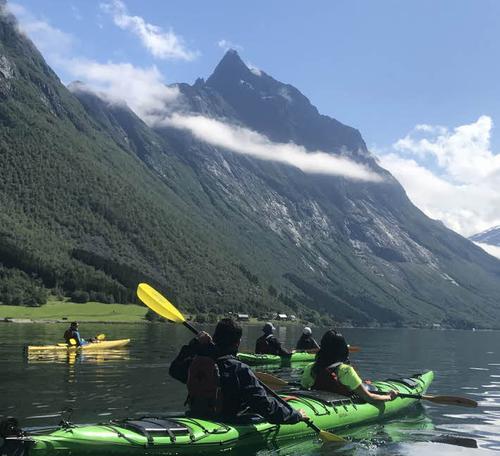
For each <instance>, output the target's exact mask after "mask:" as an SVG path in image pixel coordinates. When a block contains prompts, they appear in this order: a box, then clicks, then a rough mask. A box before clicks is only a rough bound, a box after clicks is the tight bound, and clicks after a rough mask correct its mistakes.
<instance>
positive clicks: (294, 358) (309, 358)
mask: <svg viewBox="0 0 500 456" xmlns="http://www.w3.org/2000/svg"><path fill="white" fill-rule="evenodd" d="M315 357H316V353H307V352H294V353H292V355H291V356H278V355H258V354H256V353H238V359H239V360H240V361H242V362H243V363H245V364H248V365H249V366H263V365H267V364H269V365H271V364H273V365H274V364H280V365H281V364H291V363H307V362H311V363H312V362H313V361H314V359H315Z"/></svg>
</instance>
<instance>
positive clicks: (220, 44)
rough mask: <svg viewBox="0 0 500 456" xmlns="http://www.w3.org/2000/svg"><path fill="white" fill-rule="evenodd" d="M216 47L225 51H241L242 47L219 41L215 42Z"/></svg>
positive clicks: (230, 42) (227, 41)
mask: <svg viewBox="0 0 500 456" xmlns="http://www.w3.org/2000/svg"><path fill="white" fill-rule="evenodd" d="M217 46H219V47H220V48H221V49H224V50H225V51H229V49H234V50H236V51H242V50H243V46H240V45H239V44H236V43H233V42H232V41H229V40H219V41H217Z"/></svg>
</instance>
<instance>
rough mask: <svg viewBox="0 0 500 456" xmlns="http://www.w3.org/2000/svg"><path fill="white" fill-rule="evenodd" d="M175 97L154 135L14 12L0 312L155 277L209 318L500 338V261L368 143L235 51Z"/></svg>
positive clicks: (1, 81)
mask: <svg viewBox="0 0 500 456" xmlns="http://www.w3.org/2000/svg"><path fill="white" fill-rule="evenodd" d="M175 87H176V88H177V89H178V91H179V93H180V99H181V100H182V103H181V104H180V105H179V107H178V109H177V110H176V111H175V112H173V113H172V112H171V113H170V114H169V115H168V116H167V117H166V118H165V120H164V121H163V122H159V123H156V124H155V125H153V126H148V125H147V124H146V123H144V122H143V121H142V120H141V119H140V118H139V117H137V116H136V115H135V114H134V113H133V112H132V111H131V110H130V109H128V108H127V107H126V106H125V105H123V104H116V103H111V102H109V101H108V100H106V99H105V98H103V97H101V96H100V95H97V94H95V93H92V91H90V90H89V89H87V88H86V87H85V86H84V85H82V84H73V85H71V86H70V87H69V89H68V88H66V87H64V86H63V85H62V84H61V83H60V81H59V79H58V78H57V76H56V75H55V74H54V72H53V71H52V70H51V69H50V68H49V67H48V66H47V64H46V63H45V61H44V60H43V58H42V56H41V55H40V54H39V52H38V51H37V50H36V49H35V47H34V46H33V44H32V43H31V42H30V41H29V40H27V39H26V38H25V37H24V36H23V35H21V34H19V33H18V32H17V30H16V28H15V23H14V21H13V19H12V18H10V17H7V16H5V15H4V16H2V15H0V170H1V175H2V177H3V178H2V179H1V180H0V203H1V207H2V211H1V212H0V302H4V303H11V304H30V305H36V304H37V303H39V302H43V300H44V297H45V295H46V293H47V292H51V293H59V294H62V295H71V294H77V295H79V296H81V295H82V294H87V295H88V296H89V297H93V298H95V299H99V300H105V301H106V300H107V301H111V300H118V301H121V302H123V301H131V300H133V299H134V289H135V287H136V285H137V283H138V282H139V281H142V280H145V281H148V282H150V283H152V284H153V285H154V286H157V287H158V288H160V289H161V290H162V291H163V292H165V293H166V294H167V295H168V296H169V297H170V298H172V300H173V301H174V302H175V303H176V304H178V305H179V306H181V307H182V308H183V309H185V310H186V311H193V312H202V313H207V312H215V313H223V312H225V311H228V310H233V311H242V312H248V313H252V314H257V313H260V312H269V311H277V310H283V311H285V312H291V313H296V314H297V315H300V316H302V317H304V318H307V319H310V320H311V321H316V322H319V321H320V319H321V316H327V317H329V318H330V317H331V318H334V319H335V320H337V321H339V322H349V323H352V324H358V325H386V326H400V325H427V324H430V323H436V322H437V323H441V324H442V325H448V326H453V327H465V328H466V327H471V326H475V327H491V326H495V327H498V326H500V323H496V322H499V321H500V318H499V317H500V302H499V301H498V296H499V294H500V280H499V278H500V261H498V260H495V259H494V258H492V257H491V256H489V255H487V254H486V253H484V251H483V250H481V249H480V248H479V247H477V246H475V245H474V244H473V243H472V242H469V241H468V240H466V239H464V238H462V237H461V236H459V235H458V234H456V233H454V232H453V231H451V230H449V229H447V228H445V227H444V225H443V224H442V223H440V222H438V221H434V220H431V219H429V218H428V217H426V216H425V215H424V214H423V213H422V212H421V211H420V210H418V209H417V208H416V207H415V206H414V205H413V204H412V203H411V202H410V201H409V199H408V198H407V196H406V194H405V192H404V190H403V188H402V187H401V185H400V184H399V183H398V182H397V181H396V180H395V179H394V178H393V177H392V176H391V175H390V174H389V173H388V172H387V171H386V170H384V169H382V168H380V167H379V166H378V164H377V162H376V160H375V158H374V157H373V156H372V154H371V153H370V152H369V151H368V149H367V147H366V145H365V143H364V141H363V139H362V137H361V135H360V133H359V132H358V131H357V130H355V129H353V128H351V127H348V126H346V125H343V124H342V123H340V122H338V121H337V120H335V119H332V118H330V117H328V116H324V115H321V114H320V113H319V112H318V111H317V109H316V108H315V107H314V106H313V105H312V104H311V103H310V102H309V100H308V99H307V98H306V97H305V96H304V95H303V94H301V93H300V92H299V91H298V90H297V89H296V88H295V87H293V86H291V85H289V84H284V83H282V82H279V81H277V80H275V79H273V78H272V77H271V76H269V75H267V74H266V73H265V72H263V71H255V70H251V69H249V68H248V67H247V66H246V65H245V64H244V62H243V61H242V60H241V58H240V57H239V55H238V54H237V53H236V52H235V51H229V52H228V53H227V54H226V55H225V56H224V58H223V59H222V60H221V62H220V63H219V64H218V65H217V67H216V69H215V71H214V73H213V74H212V75H211V76H210V77H209V78H208V79H207V80H206V81H204V80H202V79H199V80H197V81H196V83H195V84H193V85H188V84H177V85H175ZM309 154H315V155H309ZM311 156H312V157H314V159H313V160H310V157H311ZM304 157H305V158H304ZM308 157H309V158H308ZM263 158H265V159H263ZM336 167H337V168H338V170H341V169H343V171H342V172H340V171H339V172H337V168H336Z"/></svg>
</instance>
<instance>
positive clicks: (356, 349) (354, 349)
mask: <svg viewBox="0 0 500 456" xmlns="http://www.w3.org/2000/svg"><path fill="white" fill-rule="evenodd" d="M348 347H349V352H350V353H357V352H360V351H361V347H358V346H357V345H348ZM293 351H294V353H296V352H301V353H318V351H319V348H308V349H305V350H293Z"/></svg>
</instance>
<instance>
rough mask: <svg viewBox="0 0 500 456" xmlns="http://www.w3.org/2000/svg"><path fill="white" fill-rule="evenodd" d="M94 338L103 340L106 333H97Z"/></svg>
mask: <svg viewBox="0 0 500 456" xmlns="http://www.w3.org/2000/svg"><path fill="white" fill-rule="evenodd" d="M95 338H96V339H97V340H104V339H106V334H98V335H97V336H96V337H95Z"/></svg>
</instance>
